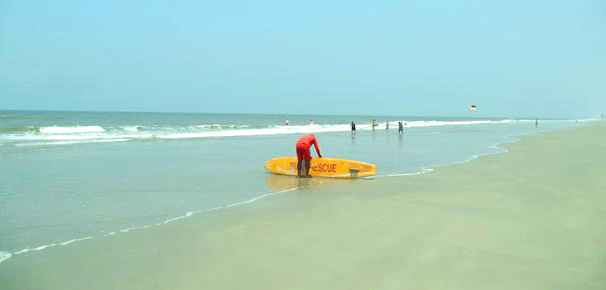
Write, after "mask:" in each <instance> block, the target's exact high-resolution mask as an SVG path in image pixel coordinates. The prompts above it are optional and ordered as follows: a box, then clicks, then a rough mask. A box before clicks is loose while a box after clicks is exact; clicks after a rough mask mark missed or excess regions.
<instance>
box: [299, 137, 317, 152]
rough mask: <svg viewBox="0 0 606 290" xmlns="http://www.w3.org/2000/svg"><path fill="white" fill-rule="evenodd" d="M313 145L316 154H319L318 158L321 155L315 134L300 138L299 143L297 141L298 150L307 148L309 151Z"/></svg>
mask: <svg viewBox="0 0 606 290" xmlns="http://www.w3.org/2000/svg"><path fill="white" fill-rule="evenodd" d="M311 145H314V147H315V148H316V153H318V156H319V155H321V154H320V146H318V140H316V136H314V134H309V135H305V136H303V137H301V138H299V141H297V148H305V149H307V150H309V148H310V147H311Z"/></svg>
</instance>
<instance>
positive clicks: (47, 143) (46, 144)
mask: <svg viewBox="0 0 606 290" xmlns="http://www.w3.org/2000/svg"><path fill="white" fill-rule="evenodd" d="M129 140H131V139H125V138H124V139H99V140H94V139H93V140H81V141H77V140H74V141H51V142H30V143H17V144H15V146H18V147H27V146H53V145H55V146H56V145H73V144H85V143H112V142H125V141H129Z"/></svg>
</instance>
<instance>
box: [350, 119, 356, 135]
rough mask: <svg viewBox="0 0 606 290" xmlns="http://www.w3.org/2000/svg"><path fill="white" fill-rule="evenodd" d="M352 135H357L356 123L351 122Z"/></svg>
mask: <svg viewBox="0 0 606 290" xmlns="http://www.w3.org/2000/svg"><path fill="white" fill-rule="evenodd" d="M351 133H352V134H356V123H354V122H353V121H351Z"/></svg>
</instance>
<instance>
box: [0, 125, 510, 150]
mask: <svg viewBox="0 0 606 290" xmlns="http://www.w3.org/2000/svg"><path fill="white" fill-rule="evenodd" d="M401 122H403V123H404V126H405V127H406V128H428V127H438V126H474V125H485V124H508V123H512V122H513V121H512V120H496V121H495V120H469V121H405V120H403V121H401ZM387 124H389V127H390V128H391V129H394V130H396V129H397V127H398V121H390V122H389V123H379V124H377V125H378V126H379V128H385V127H386V125H387ZM350 128H351V127H350V124H312V125H289V126H288V125H270V126H266V127H256V128H255V127H251V126H250V125H246V124H201V125H192V126H164V127H162V126H140V125H129V126H114V127H111V126H106V127H101V126H71V127H69V126H67V127H59V126H50V127H40V128H38V129H37V130H36V129H32V128H29V129H28V131H23V132H20V133H9V134H0V140H8V141H12V142H16V143H17V144H18V145H17V146H43V145H70V144H79V143H105V142H122V141H130V140H142V139H198V138H225V137H247V136H268V135H286V134H305V133H332V132H348V131H350ZM357 129H358V130H362V131H368V130H372V129H373V127H372V125H370V124H358V125H357ZM23 142H28V143H23ZM60 142H63V143H60Z"/></svg>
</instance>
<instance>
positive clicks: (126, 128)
mask: <svg viewBox="0 0 606 290" xmlns="http://www.w3.org/2000/svg"><path fill="white" fill-rule="evenodd" d="M121 128H122V130H124V131H127V132H139V130H140V129H141V128H142V127H141V126H124V127H121Z"/></svg>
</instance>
